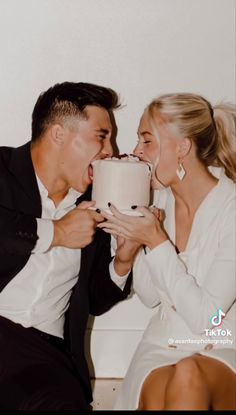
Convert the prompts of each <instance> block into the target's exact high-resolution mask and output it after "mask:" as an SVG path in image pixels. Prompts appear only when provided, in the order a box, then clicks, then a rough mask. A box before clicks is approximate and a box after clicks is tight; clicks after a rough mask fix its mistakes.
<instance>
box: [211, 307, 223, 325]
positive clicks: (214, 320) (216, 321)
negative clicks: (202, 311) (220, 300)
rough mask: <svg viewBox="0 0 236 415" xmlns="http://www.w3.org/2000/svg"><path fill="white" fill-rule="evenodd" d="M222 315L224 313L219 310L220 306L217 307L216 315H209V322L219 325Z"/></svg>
mask: <svg viewBox="0 0 236 415" xmlns="http://www.w3.org/2000/svg"><path fill="white" fill-rule="evenodd" d="M224 316H225V313H224V312H223V311H222V310H221V308H219V310H217V313H216V315H214V316H213V317H211V324H212V325H213V326H215V327H217V326H220V325H221V323H222V320H223V317H224Z"/></svg>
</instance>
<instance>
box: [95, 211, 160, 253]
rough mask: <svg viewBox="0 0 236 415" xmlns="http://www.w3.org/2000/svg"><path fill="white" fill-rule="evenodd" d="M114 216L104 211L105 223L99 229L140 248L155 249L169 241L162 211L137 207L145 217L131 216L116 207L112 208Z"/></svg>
mask: <svg viewBox="0 0 236 415" xmlns="http://www.w3.org/2000/svg"><path fill="white" fill-rule="evenodd" d="M110 210H111V212H112V214H113V215H110V214H108V213H106V212H104V211H102V212H101V213H102V215H103V216H104V218H106V221H105V222H102V223H99V224H98V225H97V227H98V228H101V229H103V230H104V231H105V232H107V233H110V234H111V235H114V236H119V237H123V238H125V239H127V240H129V241H135V242H136V243H138V244H139V245H140V246H141V245H145V246H147V247H149V248H150V249H153V248H155V247H156V246H158V245H159V244H161V243H162V242H164V241H166V240H167V239H168V237H167V235H166V232H165V231H164V229H163V215H162V211H160V210H159V209H157V208H150V209H149V208H145V207H137V208H136V210H137V211H138V212H140V213H141V214H142V215H143V216H129V215H124V214H122V213H121V212H119V211H118V210H117V209H116V208H115V206H114V205H111V206H110Z"/></svg>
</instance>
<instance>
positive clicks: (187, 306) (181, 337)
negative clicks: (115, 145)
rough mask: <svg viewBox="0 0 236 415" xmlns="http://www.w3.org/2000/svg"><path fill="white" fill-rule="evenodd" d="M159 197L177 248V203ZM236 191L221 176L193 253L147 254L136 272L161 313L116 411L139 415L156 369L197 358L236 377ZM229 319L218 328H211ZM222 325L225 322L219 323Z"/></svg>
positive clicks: (144, 294) (200, 220)
mask: <svg viewBox="0 0 236 415" xmlns="http://www.w3.org/2000/svg"><path fill="white" fill-rule="evenodd" d="M158 193H159V207H161V208H165V212H166V220H165V229H166V230H167V233H168V235H169V237H170V240H171V241H173V242H174V241H175V218H174V197H173V195H172V193H171V191H170V189H166V190H161V191H159V192H158ZM235 196H236V186H235V184H234V183H233V182H232V181H231V180H230V179H228V178H227V177H226V176H225V175H224V174H223V172H222V174H221V176H220V179H219V182H218V184H217V185H216V186H215V187H214V188H213V189H212V190H211V191H210V192H209V194H208V195H207V197H206V198H205V199H204V201H203V202H202V203H201V205H200V207H199V208H198V210H197V212H196V214H195V218H194V222H193V225H192V229H191V233H190V236H189V240H188V243H187V246H186V250H185V251H184V252H181V253H180V254H179V255H177V253H176V251H175V248H174V246H173V245H172V243H171V242H170V241H165V242H164V243H162V244H161V245H159V246H158V247H156V248H155V249H153V250H152V251H149V252H146V254H145V252H144V251H142V252H140V255H139V256H138V258H137V261H136V263H135V266H134V291H135V292H136V293H137V295H138V296H139V298H140V299H141V301H142V302H143V303H144V304H145V305H147V306H148V307H156V310H157V312H156V313H155V314H154V315H153V316H152V318H151V320H150V322H149V324H148V326H147V328H146V330H145V332H144V334H143V337H142V339H141V341H140V343H139V345H138V347H137V349H136V352H135V354H134V356H133V359H132V361H131V364H130V366H129V368H128V371H127V374H126V376H125V379H124V382H123V384H122V388H121V391H120V393H119V396H118V399H117V401H116V403H115V406H114V409H116V410H117V409H118V410H125V409H128V410H134V409H137V407H138V401H139V394H140V390H141V387H142V384H143V381H144V379H145V378H146V377H147V375H148V374H149V373H150V372H151V371H152V370H153V369H155V368H159V367H162V366H166V365H170V364H175V363H176V362H178V361H179V360H180V359H183V358H184V357H187V356H190V355H192V354H194V353H200V354H202V355H206V356H210V357H212V358H215V359H218V360H220V361H221V362H223V363H225V364H226V365H227V366H229V367H230V368H231V369H232V370H234V371H236V349H235V314H236V308H235V307H236V302H235V298H236V273H235V252H236V243H235V239H236V223H235V216H236V197H235ZM219 310H221V311H223V312H224V313H225V314H226V315H225V317H224V318H223V320H222V323H221V324H220V325H219V326H216V324H217V320H219V319H218V317H215V319H214V324H215V325H213V323H212V322H211V319H212V317H213V316H215V315H216V316H219V312H220V311H219ZM219 323H220V320H219Z"/></svg>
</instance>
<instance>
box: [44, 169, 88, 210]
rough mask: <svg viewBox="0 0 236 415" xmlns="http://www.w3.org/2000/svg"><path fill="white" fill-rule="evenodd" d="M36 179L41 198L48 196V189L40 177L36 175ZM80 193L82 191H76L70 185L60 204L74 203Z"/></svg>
mask: <svg viewBox="0 0 236 415" xmlns="http://www.w3.org/2000/svg"><path fill="white" fill-rule="evenodd" d="M36 180H37V183H38V188H39V193H40V196H41V197H42V199H46V198H47V197H48V189H47V188H46V187H45V186H44V184H43V183H42V182H41V180H40V178H39V177H38V176H37V175H36ZM81 195H82V193H80V192H78V191H77V190H75V189H73V188H72V187H70V189H69V191H68V193H67V194H66V196H65V197H64V199H63V200H62V201H61V202H60V205H61V204H63V206H64V207H65V205H66V206H69V205H72V204H75V202H76V200H77V199H78V198H79V197H80V196H81Z"/></svg>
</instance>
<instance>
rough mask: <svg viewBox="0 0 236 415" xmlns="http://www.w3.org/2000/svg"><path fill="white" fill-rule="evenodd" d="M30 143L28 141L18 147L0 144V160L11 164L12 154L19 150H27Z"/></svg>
mask: <svg viewBox="0 0 236 415" xmlns="http://www.w3.org/2000/svg"><path fill="white" fill-rule="evenodd" d="M29 145H30V143H29V142H27V143H25V144H23V145H21V146H18V147H12V146H0V162H1V163H3V164H9V162H10V160H11V158H12V155H13V154H15V153H18V152H22V150H23V151H27V149H28V147H29Z"/></svg>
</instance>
